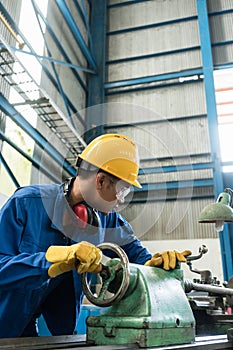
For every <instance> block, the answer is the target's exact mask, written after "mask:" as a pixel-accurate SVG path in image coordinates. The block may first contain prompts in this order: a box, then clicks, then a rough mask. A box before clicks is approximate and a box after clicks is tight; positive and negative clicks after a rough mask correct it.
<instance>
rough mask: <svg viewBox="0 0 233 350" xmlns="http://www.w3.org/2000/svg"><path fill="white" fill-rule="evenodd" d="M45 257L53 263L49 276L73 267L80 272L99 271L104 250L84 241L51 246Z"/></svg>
mask: <svg viewBox="0 0 233 350" xmlns="http://www.w3.org/2000/svg"><path fill="white" fill-rule="evenodd" d="M45 257H46V259H47V260H48V261H49V262H51V263H52V265H51V266H50V267H49V269H48V274H49V276H50V277H56V276H58V275H60V274H62V273H64V272H67V271H71V270H73V269H76V270H77V272H78V273H84V272H94V273H97V272H99V270H100V261H101V258H102V252H101V250H100V249H99V248H97V247H95V246H94V245H93V244H91V243H88V242H85V241H83V242H80V243H76V244H73V245H71V246H50V247H49V248H48V250H47V252H46V254H45Z"/></svg>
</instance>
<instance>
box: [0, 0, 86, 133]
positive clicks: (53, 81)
mask: <svg viewBox="0 0 233 350" xmlns="http://www.w3.org/2000/svg"><path fill="white" fill-rule="evenodd" d="M0 11H1V12H2V14H3V15H4V17H5V18H6V20H7V22H8V23H9V24H10V26H11V27H12V29H13V30H14V32H15V33H16V34H18V35H19V36H20V37H21V39H22V40H23V42H24V43H25V44H26V45H27V47H28V48H29V50H30V51H31V52H32V53H33V54H35V58H36V59H37V61H38V62H39V63H40V65H41V66H42V68H43V71H44V72H45V74H46V76H47V77H48V79H49V80H50V82H51V83H52V84H53V86H54V87H55V89H56V90H57V91H59V87H58V84H57V82H56V80H55V79H54V77H53V76H52V74H51V73H50V71H49V70H48V68H47V67H46V65H45V64H43V63H42V61H41V60H39V59H38V58H37V57H36V52H35V51H34V49H33V47H32V46H31V44H30V43H29V42H28V40H27V39H26V37H25V36H24V35H23V33H22V32H21V31H20V29H19V28H18V26H17V24H16V23H15V22H14V20H13V19H12V17H11V16H10V14H9V13H8V11H7V10H6V9H5V7H4V6H3V4H2V3H1V2H0ZM65 97H66V100H67V102H68V104H69V107H70V109H71V110H72V112H73V115H74V116H75V117H77V118H78V119H79V121H80V123H81V124H82V125H83V126H84V127H85V121H84V120H83V118H82V116H80V114H79V112H78V110H77V108H76V107H75V106H74V104H73V103H72V102H71V101H70V99H69V98H68V96H67V95H65ZM71 123H72V124H73V121H72V118H71Z"/></svg>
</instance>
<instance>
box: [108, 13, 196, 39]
mask: <svg viewBox="0 0 233 350" xmlns="http://www.w3.org/2000/svg"><path fill="white" fill-rule="evenodd" d="M195 20H197V16H189V17H182V18H176V19H172V20H169V21H163V22H157V23H151V24H147V25H143V26H137V27H129V28H124V29H118V30H114V31H111V32H107V35H118V34H125V33H128V32H135V31H138V30H147V29H151V28H156V27H163V26H167V25H172V24H176V23H182V22H188V21H195Z"/></svg>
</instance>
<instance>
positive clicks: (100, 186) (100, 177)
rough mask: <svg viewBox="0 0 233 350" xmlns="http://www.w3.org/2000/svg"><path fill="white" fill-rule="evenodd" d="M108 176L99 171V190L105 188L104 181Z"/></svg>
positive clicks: (97, 182)
mask: <svg viewBox="0 0 233 350" xmlns="http://www.w3.org/2000/svg"><path fill="white" fill-rule="evenodd" d="M105 178H106V176H105V174H104V173H98V174H97V175H96V188H97V190H101V189H102V188H103V183H104V180H105Z"/></svg>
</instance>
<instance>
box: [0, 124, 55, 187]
mask: <svg viewBox="0 0 233 350" xmlns="http://www.w3.org/2000/svg"><path fill="white" fill-rule="evenodd" d="M0 139H1V140H3V141H5V142H7V143H8V144H9V145H10V146H11V147H12V148H14V149H15V150H16V151H17V152H18V153H20V154H21V155H22V156H23V157H24V158H26V159H27V160H28V161H29V162H31V163H32V165H33V166H34V167H35V168H36V169H39V170H40V171H41V172H42V173H43V174H45V175H46V176H47V177H48V178H49V179H51V180H52V181H55V182H60V181H61V179H58V178H57V177H56V176H54V175H53V174H51V171H48V169H47V168H45V167H44V166H43V165H42V164H40V163H39V162H38V161H37V160H35V159H33V158H32V157H30V156H29V155H28V154H27V153H25V152H24V151H22V149H21V148H19V147H18V146H17V145H16V144H15V143H13V142H12V141H11V140H10V139H9V138H7V137H6V135H4V134H3V133H2V132H1V131H0Z"/></svg>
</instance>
